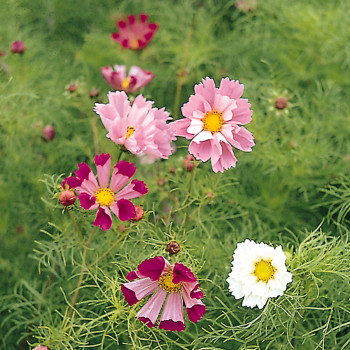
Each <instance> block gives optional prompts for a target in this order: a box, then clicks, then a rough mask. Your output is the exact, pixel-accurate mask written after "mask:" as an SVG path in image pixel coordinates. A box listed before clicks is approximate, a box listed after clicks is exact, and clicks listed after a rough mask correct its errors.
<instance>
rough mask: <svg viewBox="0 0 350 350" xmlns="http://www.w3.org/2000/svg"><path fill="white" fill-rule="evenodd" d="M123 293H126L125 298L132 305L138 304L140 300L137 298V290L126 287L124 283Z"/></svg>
mask: <svg viewBox="0 0 350 350" xmlns="http://www.w3.org/2000/svg"><path fill="white" fill-rule="evenodd" d="M121 289H122V293H123V295H124V298H125V300H126V302H127V303H128V304H129V305H130V306H131V305H134V304H136V303H137V302H138V301H139V300H138V299H137V298H136V295H135V292H133V291H132V290H130V289H128V288H126V287H125V285H124V284H122V288H121Z"/></svg>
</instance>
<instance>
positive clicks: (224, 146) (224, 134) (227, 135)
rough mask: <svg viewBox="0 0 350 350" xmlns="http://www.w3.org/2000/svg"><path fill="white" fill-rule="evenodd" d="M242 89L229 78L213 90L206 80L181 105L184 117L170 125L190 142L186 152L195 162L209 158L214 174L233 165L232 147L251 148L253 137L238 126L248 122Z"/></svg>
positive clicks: (249, 117)
mask: <svg viewBox="0 0 350 350" xmlns="http://www.w3.org/2000/svg"><path fill="white" fill-rule="evenodd" d="M243 89H244V85H243V84H239V82H238V80H236V81H234V80H230V79H229V78H225V79H222V80H221V83H220V87H219V88H216V87H215V82H214V80H213V79H210V78H208V77H207V78H206V79H203V83H199V84H198V85H196V86H195V87H194V91H195V95H192V96H191V97H190V99H189V101H188V102H187V103H186V104H184V105H183V106H182V109H181V110H182V114H183V115H184V116H185V118H183V119H180V120H176V121H175V122H173V123H171V124H170V128H171V129H172V130H173V131H174V133H175V135H176V136H183V137H186V139H188V140H190V139H192V141H191V143H190V145H189V148H188V149H189V152H190V153H191V154H193V155H194V156H195V157H196V159H200V160H202V161H203V162H206V161H207V160H208V159H209V158H210V159H211V164H212V168H213V170H214V172H215V173H217V172H218V171H220V172H223V171H224V170H225V169H229V168H231V167H235V166H236V162H237V159H236V157H235V155H234V154H233V151H232V146H233V147H236V148H238V149H240V150H242V151H245V152H249V151H251V149H252V147H253V146H254V141H253V140H254V137H253V135H252V134H251V133H250V132H249V131H248V130H247V129H246V128H244V127H243V126H241V125H245V124H247V123H249V122H250V121H251V119H252V118H251V115H252V111H251V110H250V104H249V103H248V100H247V99H243V98H241V96H242V93H243Z"/></svg>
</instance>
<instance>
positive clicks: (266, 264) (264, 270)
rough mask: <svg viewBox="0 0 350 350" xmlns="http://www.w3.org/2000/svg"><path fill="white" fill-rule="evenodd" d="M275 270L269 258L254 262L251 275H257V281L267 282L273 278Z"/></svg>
mask: <svg viewBox="0 0 350 350" xmlns="http://www.w3.org/2000/svg"><path fill="white" fill-rule="evenodd" d="M275 272H276V268H274V267H273V266H272V264H271V260H263V259H261V260H260V261H258V262H256V263H255V270H254V272H253V275H254V276H256V277H257V282H259V281H263V282H265V283H267V282H268V281H269V280H270V279H273V277H274V275H275Z"/></svg>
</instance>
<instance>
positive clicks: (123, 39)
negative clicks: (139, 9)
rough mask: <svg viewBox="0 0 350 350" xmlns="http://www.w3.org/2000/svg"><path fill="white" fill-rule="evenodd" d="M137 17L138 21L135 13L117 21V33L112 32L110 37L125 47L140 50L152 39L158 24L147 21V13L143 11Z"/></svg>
mask: <svg viewBox="0 0 350 350" xmlns="http://www.w3.org/2000/svg"><path fill="white" fill-rule="evenodd" d="M139 19H140V21H139V22H138V21H136V16H135V15H130V16H128V18H127V19H126V20H122V21H119V22H118V23H117V27H118V29H119V33H112V39H113V40H114V41H116V42H117V43H119V44H120V45H121V46H122V47H123V48H125V49H131V50H142V49H143V48H144V47H146V46H147V45H148V43H149V42H150V41H151V40H152V38H153V36H154V34H155V33H156V31H157V29H158V24H157V23H153V22H152V23H148V15H146V14H144V13H143V14H140V16H139Z"/></svg>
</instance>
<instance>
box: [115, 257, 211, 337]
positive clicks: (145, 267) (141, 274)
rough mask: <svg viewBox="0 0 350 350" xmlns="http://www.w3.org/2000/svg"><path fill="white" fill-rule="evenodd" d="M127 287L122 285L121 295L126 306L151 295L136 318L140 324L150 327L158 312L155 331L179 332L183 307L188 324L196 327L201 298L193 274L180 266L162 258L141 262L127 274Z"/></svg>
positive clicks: (203, 311)
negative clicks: (157, 329)
mask: <svg viewBox="0 0 350 350" xmlns="http://www.w3.org/2000/svg"><path fill="white" fill-rule="evenodd" d="M126 278H127V279H128V280H129V281H132V282H128V283H124V284H122V287H121V289H122V292H123V294H124V297H125V300H126V301H127V302H128V304H129V305H134V304H136V303H137V302H139V301H140V300H142V299H143V298H145V297H147V296H148V295H150V294H152V293H154V294H153V295H152V297H151V298H150V299H149V300H148V302H147V303H146V304H145V305H144V306H143V307H142V308H141V310H140V311H139V312H138V313H137V314H136V318H138V319H139V320H140V321H141V322H143V323H145V324H146V325H147V326H148V327H150V328H151V327H154V325H155V323H156V321H157V318H158V316H159V313H160V310H161V308H162V306H163V304H164V301H165V299H166V298H167V300H166V302H165V306H164V308H163V312H162V315H161V317H160V323H159V328H160V329H165V330H167V331H178V332H181V331H183V330H184V329H185V323H184V317H183V305H185V307H186V311H187V315H188V318H189V320H190V321H192V322H194V323H197V322H198V321H199V320H200V318H201V317H202V316H203V315H204V314H205V311H206V310H205V305H204V304H203V302H202V301H201V300H200V299H202V298H203V297H204V294H203V292H202V291H201V290H200V289H198V288H199V283H198V281H197V279H196V277H195V276H194V274H193V272H192V271H191V270H190V269H189V268H188V267H186V266H185V265H183V264H180V263H177V262H176V263H175V264H174V266H171V265H170V263H169V262H168V261H167V260H166V259H165V258H164V257H162V256H156V257H154V258H152V259H148V260H145V261H144V262H142V263H141V264H140V265H139V266H138V269H137V270H136V271H131V272H129V273H128V274H127V276H126Z"/></svg>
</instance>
